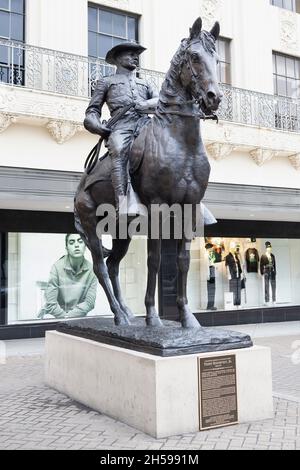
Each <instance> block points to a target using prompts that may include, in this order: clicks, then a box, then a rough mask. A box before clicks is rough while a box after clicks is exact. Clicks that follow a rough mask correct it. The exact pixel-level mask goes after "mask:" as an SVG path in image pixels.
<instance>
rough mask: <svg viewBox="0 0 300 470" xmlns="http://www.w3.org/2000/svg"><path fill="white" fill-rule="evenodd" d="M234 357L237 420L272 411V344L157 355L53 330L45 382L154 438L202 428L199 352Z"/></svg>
mask: <svg viewBox="0 0 300 470" xmlns="http://www.w3.org/2000/svg"><path fill="white" fill-rule="evenodd" d="M232 354H234V355H235V356H236V370H237V399H238V413H239V422H241V423H244V422H251V421H258V420H263V419H269V418H272V416H273V400H272V374H271V354H270V349H269V348H264V347H258V346H254V347H251V348H248V349H238V350H230V351H222V352H220V351H218V352H214V353H204V354H192V355H188V356H179V357H158V356H153V355H150V354H145V353H141V352H135V351H131V350H127V349H122V348H118V347H115V346H110V345H107V344H102V343H98V342H95V341H92V340H88V339H84V338H80V337H76V336H71V335H67V334H64V333H59V332H56V331H49V332H47V334H46V382H47V384H48V385H49V386H50V387H53V388H54V389H56V390H58V391H59V392H61V393H64V394H66V395H68V396H69V397H71V398H72V399H74V400H76V401H78V402H80V403H82V404H84V405H86V406H88V407H89V408H92V409H94V410H97V411H99V412H101V413H104V414H106V415H108V416H110V417H112V418H115V419H117V420H119V421H122V422H123V423H126V424H128V425H130V426H132V427H134V428H136V429H139V430H140V431H143V432H145V433H147V434H150V435H151V436H153V437H156V438H164V437H168V436H172V435H177V434H184V433H192V432H197V431H199V393H198V388H199V384H198V365H197V363H198V357H206V358H207V357H218V356H220V355H221V356H223V355H232Z"/></svg>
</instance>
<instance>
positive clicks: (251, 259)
mask: <svg viewBox="0 0 300 470" xmlns="http://www.w3.org/2000/svg"><path fill="white" fill-rule="evenodd" d="M299 259H300V240H283V239H270V238H268V239H256V238H216V237H215V238H205V239H196V240H194V241H193V244H192V251H191V269H190V276H189V284H188V296H189V301H190V305H191V308H192V310H193V312H195V313H197V312H203V311H215V310H234V309H253V308H260V307H264V308H268V307H274V306H276V307H281V306H282V307H284V306H293V305H300V290H299V288H298V287H297V286H299V282H300V267H299V262H298V260H299Z"/></svg>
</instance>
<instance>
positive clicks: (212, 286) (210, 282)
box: [205, 243, 217, 310]
mask: <svg viewBox="0 0 300 470" xmlns="http://www.w3.org/2000/svg"><path fill="white" fill-rule="evenodd" d="M205 249H206V255H207V308H206V309H207V310H217V308H216V307H215V295H216V268H215V266H214V264H215V263H216V262H217V257H216V253H215V250H214V245H212V244H211V243H207V244H206V245H205Z"/></svg>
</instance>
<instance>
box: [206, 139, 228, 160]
mask: <svg viewBox="0 0 300 470" xmlns="http://www.w3.org/2000/svg"><path fill="white" fill-rule="evenodd" d="M206 148H207V151H208V153H209V155H210V156H211V157H212V158H214V159H215V160H216V161H220V160H224V158H227V157H229V155H230V154H231V153H232V152H233V151H234V146H233V145H231V144H225V143H222V142H214V143H213V144H210V145H208V146H207V147H206Z"/></svg>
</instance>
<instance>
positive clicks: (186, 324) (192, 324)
mask: <svg viewBox="0 0 300 470" xmlns="http://www.w3.org/2000/svg"><path fill="white" fill-rule="evenodd" d="M181 325H182V328H193V329H198V330H200V329H201V328H202V326H201V325H200V323H199V322H198V320H197V319H196V318H195V317H194V315H191V316H188V317H187V318H184V319H183V320H182V321H181Z"/></svg>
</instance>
